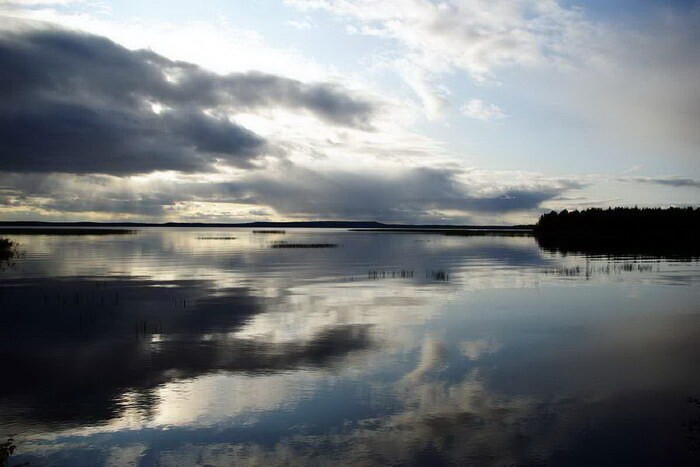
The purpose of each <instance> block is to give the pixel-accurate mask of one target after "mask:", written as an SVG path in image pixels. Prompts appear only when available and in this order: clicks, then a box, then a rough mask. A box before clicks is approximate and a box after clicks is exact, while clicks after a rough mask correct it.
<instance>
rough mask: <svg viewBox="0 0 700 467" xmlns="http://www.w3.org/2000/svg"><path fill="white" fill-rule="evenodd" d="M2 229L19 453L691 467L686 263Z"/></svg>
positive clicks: (7, 406) (76, 458)
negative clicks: (11, 243)
mask: <svg viewBox="0 0 700 467" xmlns="http://www.w3.org/2000/svg"><path fill="white" fill-rule="evenodd" d="M221 237H236V238H235V239H230V238H228V239H221ZM11 238H13V239H15V240H18V241H19V242H20V243H21V245H22V246H21V248H22V250H23V251H24V255H23V257H21V258H19V260H18V261H17V262H16V264H15V265H14V266H11V265H4V266H3V267H2V270H0V361H2V365H3V373H2V374H3V376H2V384H0V435H5V434H15V444H16V445H17V452H16V455H15V456H13V457H12V462H11V464H16V463H22V462H29V463H30V465H32V466H34V465H37V466H43V465H65V466H83V465H85V466H93V465H179V466H181V465H231V464H232V463H236V464H246V463H250V464H262V465H274V464H305V465H308V464H338V463H355V464H358V463H359V464H425V465H440V464H442V463H444V464H450V463H471V464H480V465H513V464H517V465H523V464H526V465H533V464H547V465H574V464H581V465H604V464H608V465H621V464H630V465H698V463H700V431H699V430H700V426H698V424H699V423H700V405H698V404H696V403H694V402H693V399H692V398H695V397H698V398H700V371H699V370H700V288H699V287H698V285H700V263H698V262H697V261H692V260H678V259H677V258H676V259H674V260H670V259H664V258H640V257H636V258H634V257H623V258H620V257H617V258H606V257H589V258H587V257H585V256H582V255H572V254H569V255H568V256H563V255H561V254H558V253H551V252H547V251H544V250H541V249H540V248H539V247H538V245H537V243H536V242H535V240H534V239H532V238H503V237H480V238H475V237H471V238H469V237H445V236H438V235H421V234H403V233H396V234H389V233H359V232H346V231H331V230H323V231H321V230H316V231H314V230H288V231H287V233H286V235H269V234H268V235H263V234H253V233H252V232H251V231H249V230H243V229H238V230H236V229H227V230H221V229H219V230H217V229H182V230H177V229H143V230H141V231H139V233H137V234H136V235H122V236H99V237H97V236H94V237H57V236H14V237H11ZM274 241H287V242H290V243H337V244H338V247H337V248H331V249H276V248H272V247H271V245H272V242H274Z"/></svg>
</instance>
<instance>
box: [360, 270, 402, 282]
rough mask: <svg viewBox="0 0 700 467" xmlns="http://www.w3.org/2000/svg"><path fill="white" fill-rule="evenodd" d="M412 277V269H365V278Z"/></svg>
mask: <svg viewBox="0 0 700 467" xmlns="http://www.w3.org/2000/svg"><path fill="white" fill-rule="evenodd" d="M412 277H413V269H390V270H385V269H384V270H379V269H370V270H369V271H367V279H371V280H378V279H410V278H412Z"/></svg>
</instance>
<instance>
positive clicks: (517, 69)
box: [0, 0, 700, 224]
mask: <svg viewBox="0 0 700 467" xmlns="http://www.w3.org/2000/svg"><path fill="white" fill-rule="evenodd" d="M698 43H700V2H698V1H676V2H672V1H657V0H616V1H613V2H611V1H607V0H595V1H587V2H583V1H573V0H558V1H557V0H489V1H486V0H452V1H431V0H379V1H377V0H372V1H370V0H337V1H331V0H284V1H272V0H271V1H264V0H250V1H230V0H229V1H224V0H200V1H197V2H194V1H184V0H168V1H164V0H151V1H148V2H144V1H138V0H124V1H101V0H9V1H7V0H0V220H45V221H81V220H91V221H145V222H166V221H181V222H248V221H262V220H270V221H277V220H279V221H282V220H284V221H290V220H291V221H293V220H315V219H322V220H330V219H332V220H377V221H383V222H403V223H439V224H446V223H459V224H513V223H531V222H534V221H536V219H537V217H538V216H539V215H540V214H541V213H543V212H547V211H549V210H553V209H554V210H559V209H564V208H566V209H585V208H589V207H608V206H635V205H637V206H671V205H673V206H688V205H692V206H697V205H699V204H700V47H698V46H697V45H698Z"/></svg>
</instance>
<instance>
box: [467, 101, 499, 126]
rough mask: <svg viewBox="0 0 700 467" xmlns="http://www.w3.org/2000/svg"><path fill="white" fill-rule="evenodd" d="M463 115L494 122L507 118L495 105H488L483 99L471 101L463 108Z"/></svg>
mask: <svg viewBox="0 0 700 467" xmlns="http://www.w3.org/2000/svg"><path fill="white" fill-rule="evenodd" d="M460 111H461V112H462V115H465V116H467V117H471V118H476V119H477V120H486V121H492V120H497V119H501V118H505V117H507V115H506V114H505V113H503V111H502V110H501V109H500V107H498V106H497V105H495V104H487V103H486V102H484V101H482V100H481V99H470V100H469V101H467V102H466V103H465V104H464V105H463V106H462V107H461V108H460Z"/></svg>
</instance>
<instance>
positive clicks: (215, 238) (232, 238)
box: [197, 237, 236, 240]
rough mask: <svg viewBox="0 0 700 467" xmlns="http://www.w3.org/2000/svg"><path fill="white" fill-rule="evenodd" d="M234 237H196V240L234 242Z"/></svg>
mask: <svg viewBox="0 0 700 467" xmlns="http://www.w3.org/2000/svg"><path fill="white" fill-rule="evenodd" d="M235 239H236V237H197V240H235Z"/></svg>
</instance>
